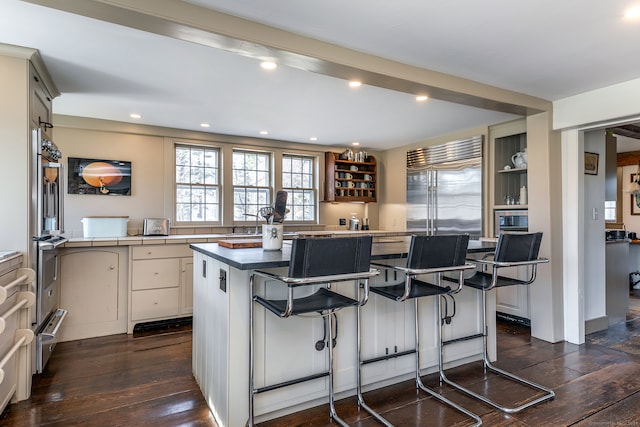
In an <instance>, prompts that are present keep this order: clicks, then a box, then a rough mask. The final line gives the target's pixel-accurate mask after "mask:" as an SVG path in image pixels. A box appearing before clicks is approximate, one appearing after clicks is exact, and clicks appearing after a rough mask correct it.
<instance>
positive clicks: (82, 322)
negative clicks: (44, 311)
mask: <svg viewBox="0 0 640 427" xmlns="http://www.w3.org/2000/svg"><path fill="white" fill-rule="evenodd" d="M60 286H61V288H60V306H61V307H64V309H65V310H67V311H68V314H67V317H66V319H65V322H64V327H63V328H62V329H61V338H60V339H61V341H71V340H77V339H83V338H89V337H98V336H103V335H112V334H120V333H124V332H126V330H127V248H126V247H120V246H113V247H99V248H78V249H62V251H61V254H60Z"/></svg>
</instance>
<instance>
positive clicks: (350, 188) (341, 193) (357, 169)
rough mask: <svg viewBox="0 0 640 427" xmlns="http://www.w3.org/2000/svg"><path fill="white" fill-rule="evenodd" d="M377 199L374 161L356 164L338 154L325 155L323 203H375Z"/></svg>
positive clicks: (328, 153) (368, 159)
mask: <svg viewBox="0 0 640 427" xmlns="http://www.w3.org/2000/svg"><path fill="white" fill-rule="evenodd" d="M377 197H378V189H377V167H376V159H375V157H373V156H367V157H366V158H365V159H364V161H362V162H356V161H352V160H346V159H342V158H341V155H340V153H333V152H327V153H325V191H324V201H325V202H375V201H376V200H377Z"/></svg>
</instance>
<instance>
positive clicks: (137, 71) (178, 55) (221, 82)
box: [0, 0, 640, 149]
mask: <svg viewBox="0 0 640 427" xmlns="http://www.w3.org/2000/svg"><path fill="white" fill-rule="evenodd" d="M189 3H193V4H197V5H200V6H205V7H208V8H211V9H215V10H218V11H221V12H225V13H228V14H231V15H237V16H240V17H243V18H247V19H250V20H253V21H257V22H261V23H264V24H267V25H271V26H274V27H278V28H282V29H286V30H288V31H291V32H294V33H298V34H301V35H305V36H309V37H313V38H317V39H319V40H322V41H327V42H331V43H335V44H338V45H341V46H344V47H348V48H351V49H355V50H359V51H362V52H365V53H369V54H374V55H377V56H380V57H384V58H388V59H392V60H396V61H400V62H403V63H407V64H410V65H414V66H419V67H424V68H427V69H431V70H435V71H440V72H445V73H449V74H452V75H455V76H458V77H463V78H467V79H471V80H476V81H479V82H482V83H486V84H490V85H493V86H497V87H500V88H504V89H509V90H513V91H516V92H520V93H524V94H528V95H532V96H536V97H539V98H544V99H547V100H557V99H561V98H564V97H567V96H571V95H575V94H578V93H581V92H585V91H588V90H592V89H596V88H599V87H603V86H607V85H611V84H615V83H618V82H622V81H626V80H631V79H635V78H638V77H640V55H636V54H635V52H636V51H637V40H640V21H635V22H630V21H627V20H625V19H624V18H623V14H624V11H625V8H626V7H628V6H630V5H631V3H629V2H627V1H620V0H608V1H606V2H603V1H598V0H563V1H560V2H559V1H557V0H553V1H552V0H521V1H513V0H485V1H482V2H479V1H477V0H449V1H416V0H395V1H392V2H390V1H381V0H373V1H372V0H366V1H365V0H349V1H347V2H345V1H339V0H323V1H322V2H309V1H300V0H270V1H269V2H265V1H264V0H191V1H189ZM0 10H1V13H0V42H3V43H10V44H16V45H21V46H27V47H33V48H37V49H39V51H40V53H41V55H42V57H43V59H44V61H45V64H46V65H47V67H48V69H49V71H50V73H51V75H52V77H53V79H54V81H55V83H56V85H57V86H58V89H59V90H60V91H61V93H62V95H61V96H60V97H58V98H56V99H55V101H54V111H55V112H56V113H57V114H64V115H73V116H82V117H95V118H102V119H109V120H116V121H123V122H132V121H134V120H133V119H131V118H129V114H130V113H132V112H139V113H140V114H142V116H143V118H142V119H141V120H139V121H138V122H140V123H144V124H152V125H158V126H166V127H171V128H178V129H188V130H203V129H202V128H200V126H199V124H200V123H201V122H208V123H211V127H210V128H209V129H208V132H213V133H222V134H231V135H240V136H250V137H260V135H259V134H258V132H259V131H260V130H268V131H269V135H268V136H267V138H273V139H278V140H285V141H295V142H303V143H305V142H309V138H310V137H312V136H316V137H318V141H317V143H319V144H326V145H336V146H341V145H346V144H350V143H351V142H352V141H359V142H361V144H362V146H364V147H365V148H370V149H386V148H391V147H395V146H401V145H405V144H410V143H414V142H417V141H422V140H426V139H429V138H432V137H435V136H438V135H444V134H449V133H452V132H454V131H457V130H461V129H465V128H472V127H476V126H479V125H483V124H493V123H499V122H503V121H506V120H510V119H512V118H515V117H516V116H513V115H510V114H506V113H500V112H495V111H489V110H482V109H478V108H473V107H468V106H462V105H459V104H453V103H449V102H444V101H438V100H434V99H430V100H429V101H427V102H426V103H416V102H415V100H414V99H413V96H411V95H409V94H407V93H401V92H396V91H391V90H388V89H382V88H379V87H373V86H368V85H364V86H362V87H361V88H360V89H357V90H353V89H350V88H348V87H347V85H346V82H345V81H344V80H341V79H337V78H333V77H329V76H323V75H320V74H316V73H311V72H307V71H303V70H299V69H295V68H289V67H286V66H281V67H279V68H278V69H277V70H275V71H274V72H265V71H264V70H262V69H260V67H259V64H258V61H257V60H255V59H253V58H248V57H245V56H240V55H236V54H233V53H230V52H226V51H222V50H217V49H214V48H211V47H207V46H203V45H199V44H195V43H190V42H186V41H181V40H177V39H173V38H169V37H165V36H161V35H157V34H152V33H146V32H143V31H140V30H136V29H132V28H126V27H123V26H118V25H115V24H111V23H107V22H104V21H98V20H95V19H90V18H86V17H83V16H78V15H72V14H69V13H66V12H61V11H58V10H54V9H49V8H45V7H42V6H38V5H34V4H30V3H26V2H22V1H19V0H0Z"/></svg>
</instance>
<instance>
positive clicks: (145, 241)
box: [62, 230, 413, 248]
mask: <svg viewBox="0 0 640 427" xmlns="http://www.w3.org/2000/svg"><path fill="white" fill-rule="evenodd" d="M350 234H371V235H373V236H374V237H387V236H408V235H411V234H413V233H412V232H407V231H385V230H368V231H351V230H327V231H298V232H291V233H289V232H285V234H284V238H285V239H291V238H293V237H295V236H300V235H304V236H346V235H350ZM230 238H233V239H255V238H262V235H261V234H245V233H237V234H172V235H170V236H127V237H94V238H88V239H85V238H83V237H73V238H70V239H69V241H68V242H67V243H65V244H64V245H62V247H63V248H79V247H91V246H138V245H164V244H184V243H188V244H191V243H215V242H217V241H218V240H222V239H230Z"/></svg>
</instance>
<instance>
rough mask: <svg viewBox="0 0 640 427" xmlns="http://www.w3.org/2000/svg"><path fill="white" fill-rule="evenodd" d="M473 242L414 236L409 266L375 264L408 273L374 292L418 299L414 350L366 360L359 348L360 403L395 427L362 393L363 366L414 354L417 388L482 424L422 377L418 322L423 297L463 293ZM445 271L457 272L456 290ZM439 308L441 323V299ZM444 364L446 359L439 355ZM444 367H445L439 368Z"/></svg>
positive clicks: (458, 237) (457, 237)
mask: <svg viewBox="0 0 640 427" xmlns="http://www.w3.org/2000/svg"><path fill="white" fill-rule="evenodd" d="M468 244H469V235H448V236H447V235H440V236H416V235H414V236H411V244H410V246H409V253H408V256H407V263H406V267H392V266H388V265H383V264H375V263H374V264H372V265H374V266H376V267H384V268H390V269H394V270H397V271H400V272H402V273H404V274H405V280H404V282H403V283H399V284H396V285H389V286H371V288H370V290H371V292H374V293H376V294H378V295H381V296H383V297H385V298H389V299H391V300H394V301H398V302H402V301H406V300H408V299H413V301H414V322H415V347H414V348H413V349H410V350H406V351H403V352H399V353H394V354H390V355H385V356H380V357H376V358H373V359H368V360H362V359H361V355H360V348H358V360H359V364H358V373H357V375H358V382H357V383H358V386H357V395H358V403H359V405H360V406H361V407H362V408H363V409H365V410H366V411H367V412H368V413H369V414H371V416H373V417H374V418H375V419H376V420H378V421H379V422H380V423H382V424H384V425H386V426H392V424H391V423H390V422H389V421H388V420H386V419H385V418H383V417H382V416H381V415H379V414H378V413H377V412H375V411H374V410H373V409H372V408H370V407H369V406H368V405H367V404H366V403H365V401H364V397H363V396H362V373H361V368H362V366H363V365H366V364H370V363H375V362H380V361H383V360H388V359H391V358H394V357H401V356H406V355H410V354H414V353H415V355H416V357H415V362H416V363H415V381H416V388H419V389H420V390H423V391H425V392H427V393H428V394H430V395H431V396H433V397H434V398H435V399H437V400H438V401H440V402H442V403H444V404H446V405H449V406H450V407H452V408H453V409H455V410H457V411H458V412H461V413H462V414H464V415H466V416H468V417H469V418H471V419H473V420H474V422H475V424H473V425H474V426H480V425H482V420H481V419H480V417H479V416H478V415H476V414H474V413H473V412H471V411H468V410H467V409H465V408H463V407H462V406H460V405H458V404H456V403H454V402H452V401H450V400H449V399H447V398H446V397H444V396H443V395H441V394H439V393H437V392H435V391H434V390H432V389H430V388H428V387H427V386H425V385H424V384H423V382H422V380H421V379H420V328H419V326H420V325H419V322H418V299H419V298H422V297H441V296H443V295H451V294H455V293H457V292H459V291H460V290H461V289H462V284H463V281H464V271H465V270H469V269H473V268H474V265H473V264H466V263H465V257H466V255H467V247H468ZM443 273H457V276H458V279H457V282H458V286H457V287H455V288H454V289H452V288H451V287H449V286H442V284H441V278H442V276H443ZM423 274H433V275H434V279H435V280H434V282H435V283H434V284H432V283H428V282H425V281H422V280H418V279H417V276H418V275H423ZM435 302H436V307H437V308H436V311H437V318H438V322H441V319H442V315H441V308H440V299H439V298H436V299H435ZM360 314H361V309H360V307H358V331H359V330H360V322H361V319H360ZM434 326H436V328H435V331H436V335H437V337H436V338H437V339H436V346H438V353H439V354H442V350H441V349H440V343H441V341H442V340H441V338H440V334H441V329H440V325H434ZM358 335H360V332H358ZM439 361H440V363H441V361H442V358H441V357H440V358H439ZM439 369H441V368H439Z"/></svg>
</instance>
